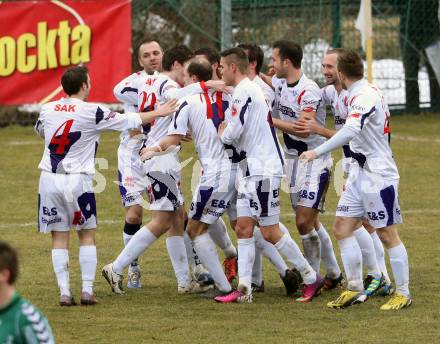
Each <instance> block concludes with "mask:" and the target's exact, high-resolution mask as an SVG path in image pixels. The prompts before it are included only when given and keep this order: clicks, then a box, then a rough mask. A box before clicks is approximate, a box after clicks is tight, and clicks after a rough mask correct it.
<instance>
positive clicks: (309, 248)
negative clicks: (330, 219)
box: [300, 229, 321, 273]
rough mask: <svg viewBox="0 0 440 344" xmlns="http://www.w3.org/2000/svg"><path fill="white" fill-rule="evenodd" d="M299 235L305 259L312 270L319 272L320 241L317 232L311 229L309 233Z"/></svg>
mask: <svg viewBox="0 0 440 344" xmlns="http://www.w3.org/2000/svg"><path fill="white" fill-rule="evenodd" d="M300 236H301V240H302V244H303V248H304V255H305V256H306V259H307V261H308V262H309V264H310V265H311V266H312V268H313V270H315V271H316V272H317V273H319V270H320V268H319V266H320V264H321V241H320V240H319V236H318V233H316V230H315V229H313V230H312V231H311V232H310V233H309V234H305V235H300Z"/></svg>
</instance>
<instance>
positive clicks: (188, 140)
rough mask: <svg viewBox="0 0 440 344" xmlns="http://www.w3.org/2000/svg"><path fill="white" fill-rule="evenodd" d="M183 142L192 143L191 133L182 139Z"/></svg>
mask: <svg viewBox="0 0 440 344" xmlns="http://www.w3.org/2000/svg"><path fill="white" fill-rule="evenodd" d="M182 141H183V142H190V141H192V135H191V133H190V132H189V131H188V132H187V133H186V135H185V136H183V137H182Z"/></svg>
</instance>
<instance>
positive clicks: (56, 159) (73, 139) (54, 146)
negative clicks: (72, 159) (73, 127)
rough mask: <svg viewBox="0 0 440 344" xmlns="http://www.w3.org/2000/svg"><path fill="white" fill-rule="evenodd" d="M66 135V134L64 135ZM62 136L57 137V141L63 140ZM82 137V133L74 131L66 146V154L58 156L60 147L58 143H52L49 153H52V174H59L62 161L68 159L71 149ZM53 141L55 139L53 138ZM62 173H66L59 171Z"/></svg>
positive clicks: (70, 134)
mask: <svg viewBox="0 0 440 344" xmlns="http://www.w3.org/2000/svg"><path fill="white" fill-rule="evenodd" d="M63 135H64V134H63ZM61 137H62V135H58V136H55V139H61ZM80 137H81V132H80V131H73V132H71V133H69V134H68V142H67V144H66V145H65V146H64V152H63V153H62V154H57V153H56V151H57V148H58V145H57V144H56V143H52V142H51V143H50V144H49V147H48V148H49V152H50V165H51V167H52V173H57V170H58V165H59V164H60V163H61V161H62V160H63V159H64V158H65V157H66V155H67V154H68V153H69V150H70V147H72V145H73V144H74V143H75V142H76V141H78V140H79V139H80ZM52 141H53V138H52ZM59 172H60V173H63V172H64V171H59Z"/></svg>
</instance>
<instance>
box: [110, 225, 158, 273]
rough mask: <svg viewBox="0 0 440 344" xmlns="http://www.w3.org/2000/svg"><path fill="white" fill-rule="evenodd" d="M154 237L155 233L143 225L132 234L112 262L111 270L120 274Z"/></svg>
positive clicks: (149, 244) (153, 240)
mask: <svg viewBox="0 0 440 344" xmlns="http://www.w3.org/2000/svg"><path fill="white" fill-rule="evenodd" d="M156 239H157V238H156V237H155V235H154V234H153V233H151V232H150V230H149V229H148V228H147V227H146V226H143V227H142V228H141V229H139V230H138V231H137V232H136V234H135V235H133V237H132V238H131V239H130V242H129V243H128V244H127V246H125V248H124V249H123V250H122V252H121V253H120V254H119V256H118V258H116V260H115V261H114V262H113V271H114V272H116V273H117V274H120V275H122V273H123V272H124V269H125V268H126V267H127V266H128V265H129V264H130V263H131V262H132V261H133V260H135V259H136V258H137V257H139V256H140V255H141V253H143V252H144V251H145V250H146V249H147V248H148V247H149V246H151V244H152V243H153V242H155V241H156Z"/></svg>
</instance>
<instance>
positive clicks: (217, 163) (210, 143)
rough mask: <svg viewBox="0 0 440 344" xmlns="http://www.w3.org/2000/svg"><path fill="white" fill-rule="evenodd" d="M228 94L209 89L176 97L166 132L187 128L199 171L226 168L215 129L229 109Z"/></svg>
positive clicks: (181, 131) (224, 151) (184, 130)
mask: <svg viewBox="0 0 440 344" xmlns="http://www.w3.org/2000/svg"><path fill="white" fill-rule="evenodd" d="M231 102H232V98H231V97H230V96H228V95H227V94H222V93H221V92H214V91H209V92H208V93H204V94H196V95H192V96H189V97H184V98H181V99H180V106H179V111H176V112H175V114H174V116H173V118H172V121H171V125H170V127H169V129H168V135H175V134H179V135H186V133H187V132H188V131H190V132H191V135H192V140H193V142H194V145H195V147H196V151H197V154H198V156H199V160H200V163H201V165H202V168H203V172H204V173H206V174H212V173H216V172H218V171H220V170H230V169H231V165H230V160H229V156H228V154H227V152H226V150H225V147H224V146H223V143H222V142H221V141H220V139H219V137H218V135H217V129H218V127H219V125H220V123H221V122H223V121H224V120H225V116H226V113H228V112H230V105H231Z"/></svg>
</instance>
